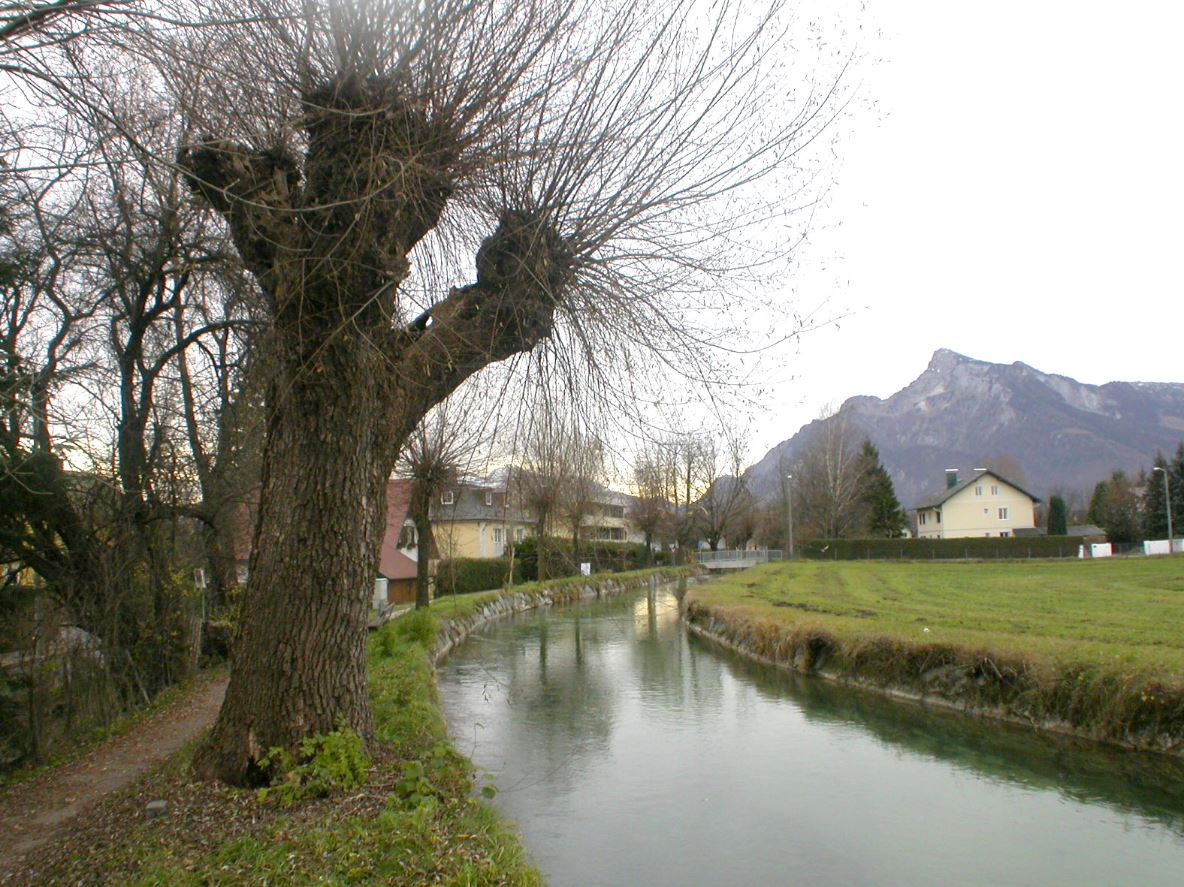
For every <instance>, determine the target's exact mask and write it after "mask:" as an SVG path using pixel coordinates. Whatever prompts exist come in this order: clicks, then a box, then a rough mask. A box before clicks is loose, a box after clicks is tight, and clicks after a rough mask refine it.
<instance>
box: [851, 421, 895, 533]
mask: <svg viewBox="0 0 1184 887" xmlns="http://www.w3.org/2000/svg"><path fill="white" fill-rule="evenodd" d="M860 459H861V461H862V462H863V471H862V474H863V478H864V481H863V483H864V488H863V496H862V499H863V504H864V507H865V509H866V514H867V529H868V533H869V534H871V535H872V536H878V537H887V538H889V539H894V538H896V537H897V536H899V535H900V533H901V531H902V530H903V529H904V527H905V515H904V510H903V509H902V508H901V507H900V500H899V499H897V498H896V490H895V488H893V486H892V478H890V477H889V476H888V472H887V471H886V470H885V468H884V466H883V465H882V464H881V462H880V451H879V450H877V449H876V446H875V444H873V443H872V442H871V441H870V440H865V441H864V442H863V452H862V453H860Z"/></svg>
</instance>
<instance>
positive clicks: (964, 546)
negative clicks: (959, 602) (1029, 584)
mask: <svg viewBox="0 0 1184 887" xmlns="http://www.w3.org/2000/svg"><path fill="white" fill-rule="evenodd" d="M1084 543H1085V540H1084V539H1081V538H1079V537H1077V536H1008V537H1006V538H1001V537H998V536H991V537H987V536H970V537H967V538H965V539H820V540H815V541H812V542H807V543H805V544H802V545H799V546H798V551H797V554H798V556H799V557H803V558H811V559H814V560H840V561H848V560H959V559H966V558H980V559H990V558H1031V557H1077V549H1078V547H1079V546H1080V545H1082V544H1084Z"/></svg>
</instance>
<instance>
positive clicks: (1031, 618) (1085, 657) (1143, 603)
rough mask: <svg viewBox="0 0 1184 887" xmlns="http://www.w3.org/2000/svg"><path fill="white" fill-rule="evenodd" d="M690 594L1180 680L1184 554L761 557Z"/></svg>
mask: <svg viewBox="0 0 1184 887" xmlns="http://www.w3.org/2000/svg"><path fill="white" fill-rule="evenodd" d="M692 599H693V600H694V601H696V602H698V603H699V604H701V605H703V606H706V607H710V608H716V607H724V608H729V609H732V610H733V611H734V612H736V613H737V614H739V615H742V616H744V617H746V618H755V619H759V620H760V621H763V622H768V623H774V624H778V625H784V626H792V627H793V628H794V629H809V630H818V631H822V632H825V633H828V634H832V635H835V636H838V637H842V638H847V639H860V638H865V639H866V638H871V637H880V638H884V637H887V638H890V639H892V640H894V641H902V642H906V643H910V642H917V643H922V642H923V643H931V644H948V645H952V646H955V647H961V648H969V649H975V650H989V651H992V652H993V653H998V654H1003V655H1006V656H1009V657H1026V658H1027V659H1029V660H1032V661H1034V662H1042V661H1043V662H1046V663H1049V664H1057V665H1070V664H1080V665H1086V666H1092V667H1097V666H1108V667H1111V668H1119V669H1123V670H1127V669H1129V670H1137V671H1140V672H1143V673H1144V674H1145V675H1154V676H1157V677H1158V678H1160V679H1161V680H1166V681H1169V682H1172V683H1178V682H1181V681H1184V557H1177V558H1148V559H1142V558H1140V559H1129V560H1127V559H1121V560H1118V559H1116V560H1099V561H1009V562H989V563H988V562H973V563H939V564H932V563H909V562H889V561H861V562H841V561H840V562H798V563H793V564H770V565H768V566H766V567H760V568H754V569H751V570H746V571H744V572H742V573H739V574H736V575H734V576H730V577H725V578H722V579H719V580H717V581H713V582H710V583H706V584H704V585H702V586H699V587H697V588H696V589H695V590H694V591H693V592H692ZM925 629H928V631H925Z"/></svg>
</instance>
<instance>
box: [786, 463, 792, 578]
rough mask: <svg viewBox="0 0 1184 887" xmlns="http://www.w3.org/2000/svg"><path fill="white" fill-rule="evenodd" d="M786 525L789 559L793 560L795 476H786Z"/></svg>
mask: <svg viewBox="0 0 1184 887" xmlns="http://www.w3.org/2000/svg"><path fill="white" fill-rule="evenodd" d="M785 525H786V528H787V530H788V532H787V534H786V535H787V536H788V537H789V545H788V547H787V548H786V551H787V553H788V555H789V559H790V560H793V475H792V474H787V475H785Z"/></svg>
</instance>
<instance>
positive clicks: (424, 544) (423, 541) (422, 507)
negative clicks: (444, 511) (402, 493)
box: [410, 481, 435, 610]
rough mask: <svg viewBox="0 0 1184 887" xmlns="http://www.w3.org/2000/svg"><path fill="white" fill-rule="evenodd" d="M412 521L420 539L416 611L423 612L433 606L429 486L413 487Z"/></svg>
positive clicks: (416, 483)
mask: <svg viewBox="0 0 1184 887" xmlns="http://www.w3.org/2000/svg"><path fill="white" fill-rule="evenodd" d="M411 495H412V500H411V508H410V511H411V519H412V520H413V521H414V522H415V533H416V536H417V537H418V542H417V544H416V552H415V609H417V610H422V609H423V608H424V607H427V606H429V605H430V604H431V595H430V593H429V591H430V589H429V588H428V579H429V576H428V569H429V566H430V564H431V559H432V548H433V547H434V546H435V539H434V538H433V537H432V518H431V507H432V488H431V486H430V485H429V484H427V483H424V482H422V481H416V482H415V484H414V486H413V487H412V493H411Z"/></svg>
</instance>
